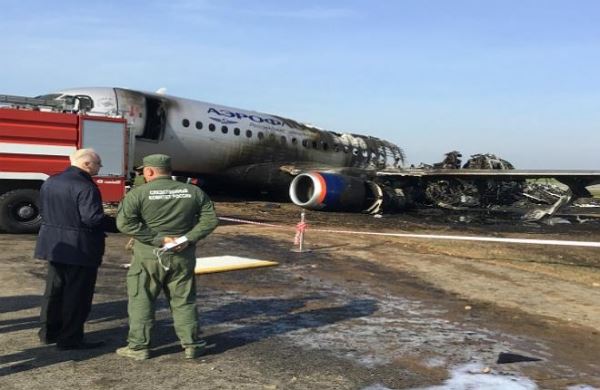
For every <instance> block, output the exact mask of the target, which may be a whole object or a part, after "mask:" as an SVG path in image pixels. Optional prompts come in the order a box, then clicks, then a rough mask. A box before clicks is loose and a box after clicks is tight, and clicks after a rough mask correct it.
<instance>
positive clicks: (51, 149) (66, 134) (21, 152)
mask: <svg viewBox="0 0 600 390" xmlns="http://www.w3.org/2000/svg"><path fill="white" fill-rule="evenodd" d="M89 102H91V100H90V101H89ZM87 103H88V100H86V99H85V97H84V96H81V97H74V99H73V100H70V101H62V102H57V101H53V100H44V99H35V98H22V97H18V96H6V95H0V231H4V232H9V233H32V232H36V231H37V230H38V229H39V226H40V224H41V217H40V214H39V209H38V201H39V190H40V187H41V185H42V183H43V182H44V180H46V179H47V178H48V177H49V176H51V175H53V174H56V173H58V172H61V171H62V170H64V169H65V168H66V167H67V166H68V165H69V155H71V154H72V153H73V152H75V151H76V150H77V149H81V148H93V149H94V150H96V152H97V153H98V154H99V155H100V156H101V157H102V164H103V165H104V166H103V167H102V169H101V170H100V172H99V174H98V176H96V177H94V181H95V182H96V184H98V187H99V188H100V192H101V193H102V200H103V201H104V202H118V201H119V200H120V199H121V198H122V197H123V195H124V193H125V180H126V176H127V172H128V170H127V165H128V142H127V122H126V120H125V119H123V118H115V117H107V116H91V115H86V114H85V112H86V109H85V108H86V104H87Z"/></svg>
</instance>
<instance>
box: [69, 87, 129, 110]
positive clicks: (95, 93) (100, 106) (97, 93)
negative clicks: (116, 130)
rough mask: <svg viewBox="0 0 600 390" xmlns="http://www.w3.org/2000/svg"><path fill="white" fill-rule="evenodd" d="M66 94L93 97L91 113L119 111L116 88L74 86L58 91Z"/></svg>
mask: <svg viewBox="0 0 600 390" xmlns="http://www.w3.org/2000/svg"><path fill="white" fill-rule="evenodd" d="M58 92H59V93H60V94H61V97H64V96H78V95H81V96H88V97H89V98H91V99H92V102H93V107H92V108H91V110H90V111H89V112H88V113H89V114H101V115H115V114H117V111H118V106H117V99H116V94H115V90H114V88H108V87H96V88H72V89H65V90H61V91H58Z"/></svg>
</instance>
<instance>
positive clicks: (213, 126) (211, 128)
mask: <svg viewBox="0 0 600 390" xmlns="http://www.w3.org/2000/svg"><path fill="white" fill-rule="evenodd" d="M215 129H216V127H215V124H214V123H211V124H210V125H208V130H210V131H215Z"/></svg>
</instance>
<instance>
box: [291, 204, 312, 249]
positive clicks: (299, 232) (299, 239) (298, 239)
mask: <svg viewBox="0 0 600 390" xmlns="http://www.w3.org/2000/svg"><path fill="white" fill-rule="evenodd" d="M307 228H308V224H307V223H306V213H305V212H304V211H302V213H301V214H300V222H298V223H297V224H296V235H295V236H294V245H297V246H298V248H292V252H298V253H303V252H310V250H309V249H305V248H304V232H305V231H306V229H307Z"/></svg>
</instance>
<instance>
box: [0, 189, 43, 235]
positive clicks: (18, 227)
mask: <svg viewBox="0 0 600 390" xmlns="http://www.w3.org/2000/svg"><path fill="white" fill-rule="evenodd" d="M39 199H40V191H39V190H35V189H19V190H12V191H9V192H7V193H5V194H3V195H2V196H0V229H2V230H4V231H5V232H8V233H35V232H37V231H38V230H39V229H40V225H41V224H42V217H41V216H40V211H39Z"/></svg>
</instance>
